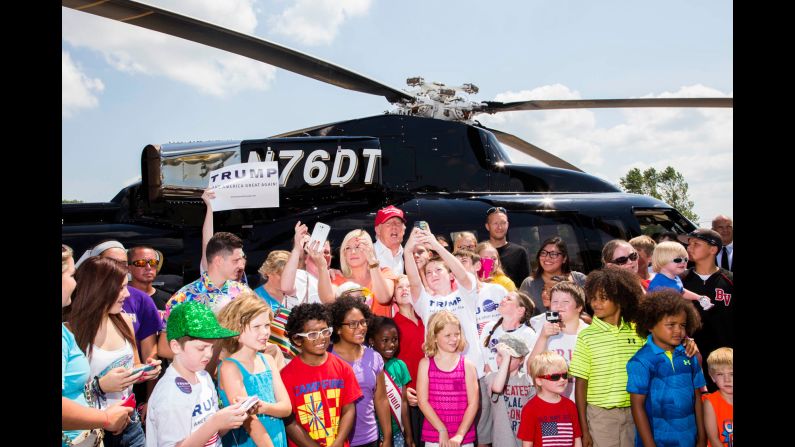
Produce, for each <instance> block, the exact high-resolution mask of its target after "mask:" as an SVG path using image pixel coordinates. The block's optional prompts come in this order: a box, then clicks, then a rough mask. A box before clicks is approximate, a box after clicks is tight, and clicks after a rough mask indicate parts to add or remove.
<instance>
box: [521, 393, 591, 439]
mask: <svg viewBox="0 0 795 447" xmlns="http://www.w3.org/2000/svg"><path fill="white" fill-rule="evenodd" d="M516 437H517V438H519V439H521V440H523V441H533V447H544V446H556V447H566V446H573V445H574V439H575V438H579V437H582V432H581V431H580V420H579V419H578V418H577V407H576V406H575V405H574V402H572V401H571V400H570V399H567V398H566V397H563V396H561V397H560V402H558V403H556V404H551V403H549V402H547V401H545V400H543V399H541V398H540V397H538V396H535V397H533V398H532V399H530V401H529V402H527V405H525V406H524V408H523V409H522V422H521V423H520V424H519V432H518V433H516Z"/></svg>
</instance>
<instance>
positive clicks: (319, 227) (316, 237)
mask: <svg viewBox="0 0 795 447" xmlns="http://www.w3.org/2000/svg"><path fill="white" fill-rule="evenodd" d="M329 231H331V227H330V226H328V225H326V224H324V223H322V222H318V223H316V224H315V228H313V229H312V236H311V237H310V238H309V243H308V244H307V245H308V246H309V247H311V246H312V245H313V244H314V242H315V241H317V242H319V243H318V244H317V247H318V250H323V245H324V244H325V243H326V239H328V233H329Z"/></svg>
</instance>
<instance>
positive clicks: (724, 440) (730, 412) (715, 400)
mask: <svg viewBox="0 0 795 447" xmlns="http://www.w3.org/2000/svg"><path fill="white" fill-rule="evenodd" d="M701 400H702V401H705V400H708V401H709V403H710V404H712V409H713V410H715V421H716V422H717V424H718V438H719V439H720V440H721V446H727V447H728V446H731V445H733V444H734V405H732V404H730V403H728V402H726V401H725V400H723V396H721V395H720V392H719V391H716V392H714V393H710V394H704V395H702V396H701ZM707 445H708V446H709V447H720V446H713V445H712V444H710V443H709V442H707Z"/></svg>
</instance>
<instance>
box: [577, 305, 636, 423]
mask: <svg viewBox="0 0 795 447" xmlns="http://www.w3.org/2000/svg"><path fill="white" fill-rule="evenodd" d="M645 341H646V340H645V339H643V338H641V337H639V336H638V334H637V333H635V324H634V323H627V322H625V321H624V319H623V318H622V319H621V320H620V321H619V325H618V326H613V325H612V324H609V323H605V322H604V321H602V320H600V319H599V318H598V317H594V318H593V322H592V323H591V325H590V326H588V327H587V328H585V329H583V330H582V331H581V332H580V333H579V334H578V335H577V345H576V347H575V348H574V354H573V355H572V359H571V364H570V365H569V373H570V374H571V375H573V376H574V377H579V378H581V379H585V380H587V381H588V399H587V401H588V403H589V404H591V405H594V406H597V407H601V408H606V409H610V408H625V407H629V393H627V362H628V361H629V359H631V358H632V356H633V355H635V353H636V352H638V350H639V349H640V348H641V347H642V346H643V344H644V342H645Z"/></svg>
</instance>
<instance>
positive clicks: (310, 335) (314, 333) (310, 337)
mask: <svg viewBox="0 0 795 447" xmlns="http://www.w3.org/2000/svg"><path fill="white" fill-rule="evenodd" d="M332 332H334V328H333V327H327V328H325V329H322V330H319V331H312V332H298V333H296V334H295V335H297V336H299V337H304V338H306V339H307V340H317V339H318V338H319V337H320V336H321V335H322V336H323V337H328V336H329V335H331V333H332Z"/></svg>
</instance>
